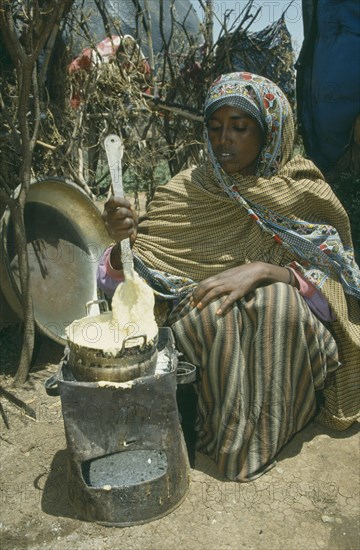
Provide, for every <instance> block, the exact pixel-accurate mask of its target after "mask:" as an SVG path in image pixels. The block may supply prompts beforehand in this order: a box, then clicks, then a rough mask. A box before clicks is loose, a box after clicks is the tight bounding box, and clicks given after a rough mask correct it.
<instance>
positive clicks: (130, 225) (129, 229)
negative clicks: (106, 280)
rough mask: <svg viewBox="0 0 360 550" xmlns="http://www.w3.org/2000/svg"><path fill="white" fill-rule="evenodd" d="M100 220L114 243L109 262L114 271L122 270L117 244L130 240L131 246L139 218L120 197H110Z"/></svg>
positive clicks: (127, 202) (128, 203)
mask: <svg viewBox="0 0 360 550" xmlns="http://www.w3.org/2000/svg"><path fill="white" fill-rule="evenodd" d="M102 219H103V220H104V223H105V225H106V228H107V230H108V233H109V235H110V237H111V238H112V239H113V240H114V241H116V243H117V244H116V245H115V246H114V247H113V248H112V250H111V255H110V262H111V265H112V267H113V268H114V269H119V270H121V269H122V264H121V251H120V246H119V243H120V242H121V241H123V240H124V239H128V238H129V239H130V244H131V245H133V244H134V242H135V239H136V235H137V226H138V221H139V216H138V215H137V212H136V211H135V210H134V208H133V207H132V206H131V204H130V202H129V201H128V200H126V199H124V198H122V197H111V198H110V199H109V200H108V201H107V202H106V203H105V205H104V211H103V213H102Z"/></svg>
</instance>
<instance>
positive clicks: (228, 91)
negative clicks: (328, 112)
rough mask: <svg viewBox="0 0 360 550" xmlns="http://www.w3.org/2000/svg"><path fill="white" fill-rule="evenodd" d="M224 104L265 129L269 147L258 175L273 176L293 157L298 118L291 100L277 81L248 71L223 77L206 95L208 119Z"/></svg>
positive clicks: (261, 159)
mask: <svg viewBox="0 0 360 550" xmlns="http://www.w3.org/2000/svg"><path fill="white" fill-rule="evenodd" d="M223 105H233V106H234V107H239V108H241V109H243V110H244V111H245V112H247V113H248V114H249V115H251V116H252V117H253V118H255V119H256V120H257V122H258V123H259V125H260V126H261V128H262V129H263V131H264V134H265V146H264V147H263V149H262V150H261V152H260V156H259V160H258V165H257V175H258V176H271V175H273V174H275V173H276V172H277V171H278V170H279V168H280V167H281V166H282V165H284V164H286V162H288V161H289V160H290V157H291V153H292V149H293V144H294V120H293V116H292V112H291V107H290V105H289V102H288V100H287V99H286V97H285V95H284V94H283V93H282V92H281V90H280V88H278V86H276V84H274V83H273V82H271V81H270V80H268V79H267V78H264V77H263V76H258V75H254V74H251V73H245V72H242V73H230V74H226V75H223V76H220V77H219V78H218V79H217V80H215V82H214V83H213V84H212V86H211V88H210V90H209V92H208V95H207V97H206V100H205V111H204V114H205V121H207V120H208V119H209V117H210V116H211V115H212V114H213V113H214V112H215V111H216V110H217V109H219V108H220V107H221V106H223ZM205 132H206V137H207V131H206V130H205Z"/></svg>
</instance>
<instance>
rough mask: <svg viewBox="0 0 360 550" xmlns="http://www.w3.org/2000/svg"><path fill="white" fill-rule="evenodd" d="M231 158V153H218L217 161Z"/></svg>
mask: <svg viewBox="0 0 360 550" xmlns="http://www.w3.org/2000/svg"><path fill="white" fill-rule="evenodd" d="M232 157H233V154H232V153H218V155H217V158H218V160H230V159H231V158H232Z"/></svg>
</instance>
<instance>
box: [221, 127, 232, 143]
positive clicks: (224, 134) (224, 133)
mask: <svg viewBox="0 0 360 550" xmlns="http://www.w3.org/2000/svg"><path fill="white" fill-rule="evenodd" d="M219 141H220V143H228V142H229V141H231V135H230V132H229V128H227V127H226V126H223V127H222V128H221V132H220V136H219Z"/></svg>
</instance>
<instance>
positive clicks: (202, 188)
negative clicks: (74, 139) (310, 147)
mask: <svg viewBox="0 0 360 550" xmlns="http://www.w3.org/2000/svg"><path fill="white" fill-rule="evenodd" d="M205 134H206V140H207V146H208V153H209V161H208V162H206V163H205V164H204V165H203V166H200V167H198V168H192V169H189V170H186V171H184V172H182V173H180V174H179V175H177V176H176V177H174V178H173V179H172V180H171V181H170V182H169V183H168V184H167V185H165V186H161V187H158V189H157V191H156V194H155V197H154V199H153V201H152V202H151V204H150V206H149V209H148V212H147V215H146V217H145V218H144V219H143V220H141V221H140V223H139V225H138V224H137V219H136V216H135V215H134V212H133V210H132V208H131V206H130V204H129V203H128V202H127V201H126V200H123V199H116V198H115V199H114V198H113V199H110V200H109V201H108V202H107V204H106V205H105V211H104V215H103V217H104V221H105V224H106V225H107V227H108V230H109V233H110V235H111V236H112V238H113V239H114V240H115V241H116V242H117V243H119V242H120V241H121V240H122V239H124V238H126V237H130V238H131V240H132V242H133V251H134V259H135V265H136V268H137V270H138V272H139V273H140V274H141V275H142V276H143V277H144V278H145V279H146V280H147V281H148V282H149V284H151V285H152V286H153V288H154V289H155V291H156V292H157V294H158V295H162V296H165V297H166V298H169V297H172V298H174V297H175V298H183V299H182V300H181V301H180V303H178V304H177V306H176V307H175V308H174V309H173V310H172V312H171V314H170V315H169V316H168V318H167V323H168V324H169V325H170V326H171V327H172V330H173V332H174V335H175V338H176V342H177V347H178V349H179V350H180V351H182V352H183V353H184V354H185V356H186V358H187V360H189V361H190V362H192V363H194V364H196V365H198V367H199V372H200V382H199V400H198V418H197V430H198V449H199V450H200V451H202V452H204V453H206V454H208V455H209V456H211V457H212V458H213V459H214V460H215V461H216V463H217V465H218V467H219V469H220V471H221V472H222V473H223V474H224V475H225V476H226V477H228V478H229V479H232V480H240V481H247V480H251V479H254V478H255V477H256V476H257V475H259V474H261V473H263V472H264V471H266V469H267V468H268V467H269V465H271V462H272V461H273V459H274V457H275V456H276V454H277V453H278V451H279V450H280V449H281V448H282V447H283V445H285V443H286V442H287V441H288V440H289V439H290V438H291V437H292V436H293V435H294V434H295V433H296V432H297V431H299V430H300V429H301V428H302V427H303V426H305V425H306V424H307V422H308V421H309V420H310V419H311V418H312V417H313V416H314V414H315V408H316V391H317V390H324V392H323V393H324V396H325V403H324V405H323V407H322V408H321V410H320V413H319V419H320V420H321V421H322V422H323V423H325V424H326V425H327V426H330V427H334V428H337V429H346V428H347V427H348V426H349V425H351V424H352V423H353V422H354V421H355V419H356V418H357V416H358V412H359V394H360V392H359V369H358V367H359V363H360V360H359V357H360V337H359V325H360V312H359V304H358V301H357V298H359V297H360V290H359V281H360V278H359V270H358V268H357V266H356V264H355V262H354V259H353V256H352V244H351V236H350V228H349V222H348V217H347V215H346V213H345V211H344V209H343V208H342V206H341V204H340V203H339V201H338V200H337V198H336V197H335V196H334V194H333V193H332V191H331V189H330V188H329V186H328V185H327V184H326V183H325V182H324V180H323V177H322V174H321V173H320V172H319V170H318V169H317V168H316V167H315V166H314V165H313V164H312V163H311V162H310V161H308V160H305V159H303V158H302V157H299V156H297V157H294V158H291V157H292V152H293V145H294V123H293V117H292V113H291V109H290V107H289V104H288V102H287V100H286V98H285V96H284V94H283V93H282V92H281V90H280V89H279V88H278V87H277V86H276V85H275V84H273V83H272V82H270V81H269V80H267V79H265V78H263V77H260V76H257V75H252V74H250V73H232V74H227V75H223V76H221V77H220V78H219V79H218V80H217V81H216V82H215V83H214V84H213V85H212V86H211V88H210V90H209V93H208V96H207V99H206V102H205ZM335 227H336V228H337V230H335ZM149 268H150V269H149ZM121 276H122V274H121V263H120V260H119V245H118V244H116V245H115V246H114V247H112V248H110V249H108V251H106V253H105V255H104V257H103V260H102V262H101V264H100V267H99V276H98V281H99V286H100V287H102V288H103V289H104V290H105V291H107V292H108V293H109V291H111V288H110V287H111V286H112V289H113V288H114V287H115V286H116V284H118V281H119V280H121ZM197 283H198V284H197ZM345 292H346V293H345ZM165 303H169V301H167V302H165Z"/></svg>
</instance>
